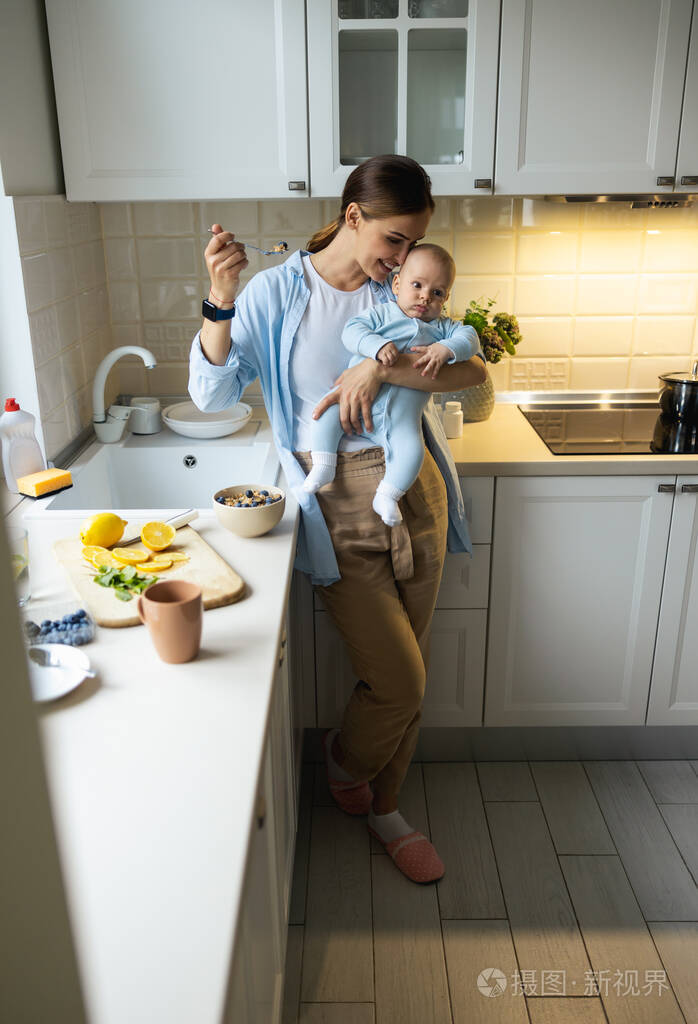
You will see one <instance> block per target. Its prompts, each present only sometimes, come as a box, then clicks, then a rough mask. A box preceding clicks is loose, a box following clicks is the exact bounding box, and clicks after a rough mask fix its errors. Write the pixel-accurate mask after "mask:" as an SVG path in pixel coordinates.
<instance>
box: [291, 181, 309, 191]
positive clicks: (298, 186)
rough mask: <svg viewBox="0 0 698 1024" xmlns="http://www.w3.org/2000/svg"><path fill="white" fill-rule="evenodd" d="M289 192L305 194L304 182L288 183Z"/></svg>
mask: <svg viewBox="0 0 698 1024" xmlns="http://www.w3.org/2000/svg"><path fill="white" fill-rule="evenodd" d="M288 190H289V192H305V182H304V181H289V183H288Z"/></svg>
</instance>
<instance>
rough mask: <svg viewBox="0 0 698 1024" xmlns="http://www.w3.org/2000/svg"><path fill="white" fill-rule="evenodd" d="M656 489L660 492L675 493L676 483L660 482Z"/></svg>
mask: <svg viewBox="0 0 698 1024" xmlns="http://www.w3.org/2000/svg"><path fill="white" fill-rule="evenodd" d="M657 490H658V491H659V493H660V494H675V493H676V484H660V485H659V487H658V488H657Z"/></svg>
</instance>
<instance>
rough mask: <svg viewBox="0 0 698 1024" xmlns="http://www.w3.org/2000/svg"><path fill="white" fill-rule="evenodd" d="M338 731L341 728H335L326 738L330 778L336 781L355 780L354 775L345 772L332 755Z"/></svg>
mask: <svg viewBox="0 0 698 1024" xmlns="http://www.w3.org/2000/svg"><path fill="white" fill-rule="evenodd" d="M338 733H339V729H333V730H332V732H331V733H330V734H329V736H328V737H327V740H326V743H327V760H328V762H329V773H330V778H331V779H333V780H334V781H335V782H353V781H354V776H353V775H350V774H349V773H348V772H345V771H344V769H343V768H342V767H341V765H338V764H337V762H336V761H335V759H334V758H333V757H332V744H333V743H334V738H335V736H337V735H338Z"/></svg>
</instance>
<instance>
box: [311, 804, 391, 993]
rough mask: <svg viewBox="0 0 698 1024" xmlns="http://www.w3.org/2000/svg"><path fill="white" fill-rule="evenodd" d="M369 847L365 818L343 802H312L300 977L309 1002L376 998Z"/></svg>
mask: <svg viewBox="0 0 698 1024" xmlns="http://www.w3.org/2000/svg"><path fill="white" fill-rule="evenodd" d="M368 851H369V846H368V834H367V832H366V826H365V825H364V824H363V822H362V821H361V820H360V819H354V818H352V817H350V816H349V815H347V814H344V813H343V812H342V811H340V810H339V808H334V807H314V808H313V821H312V831H311V836H310V871H309V876H308V900H307V910H306V921H305V936H304V943H303V971H302V981H301V1001H302V1002H304V1003H315V1002H319V1003H324V1002H340V1003H341V1002H366V1003H371V1002H373V943H372V934H371V871H370V855H369V852H368ZM390 866H391V867H392V864H391V865H390Z"/></svg>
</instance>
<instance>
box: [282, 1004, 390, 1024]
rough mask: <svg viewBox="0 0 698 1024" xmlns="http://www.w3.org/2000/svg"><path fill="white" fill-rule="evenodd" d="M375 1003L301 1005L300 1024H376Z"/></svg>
mask: <svg viewBox="0 0 698 1024" xmlns="http://www.w3.org/2000/svg"><path fill="white" fill-rule="evenodd" d="M375 1020H376V1016H375V1012H374V1006H373V1003H301V1013H300V1017H299V1019H298V1024H375Z"/></svg>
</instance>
